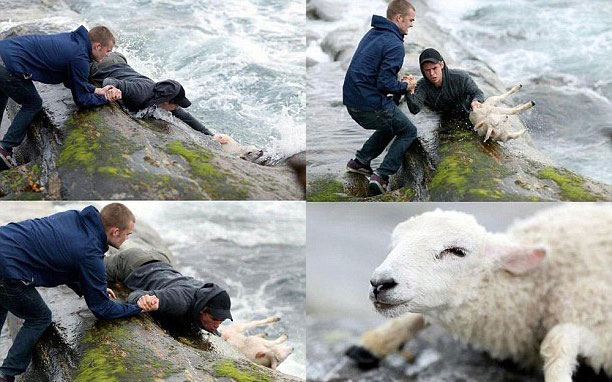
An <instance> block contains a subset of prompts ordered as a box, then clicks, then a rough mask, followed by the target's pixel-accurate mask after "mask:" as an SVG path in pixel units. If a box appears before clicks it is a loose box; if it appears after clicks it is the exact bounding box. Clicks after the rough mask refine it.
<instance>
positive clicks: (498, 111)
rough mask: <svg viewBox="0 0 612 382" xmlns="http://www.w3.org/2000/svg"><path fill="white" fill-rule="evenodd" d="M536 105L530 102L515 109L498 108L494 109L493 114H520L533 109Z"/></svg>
mask: <svg viewBox="0 0 612 382" xmlns="http://www.w3.org/2000/svg"><path fill="white" fill-rule="evenodd" d="M533 105H535V102H533V101H529V102H527V103H524V104H522V105H518V106H515V107H496V108H495V109H493V113H495V114H518V113H520V112H521V111H523V110H527V109H531V108H532V107H533Z"/></svg>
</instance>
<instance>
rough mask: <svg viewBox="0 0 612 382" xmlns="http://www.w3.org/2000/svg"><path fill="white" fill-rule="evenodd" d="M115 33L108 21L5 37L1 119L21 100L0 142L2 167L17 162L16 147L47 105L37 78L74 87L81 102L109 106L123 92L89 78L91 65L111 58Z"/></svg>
mask: <svg viewBox="0 0 612 382" xmlns="http://www.w3.org/2000/svg"><path fill="white" fill-rule="evenodd" d="M114 45H115V37H114V36H113V34H112V33H111V31H110V30H109V29H108V28H106V27H104V26H97V27H94V28H92V29H91V30H90V31H89V32H88V31H87V29H85V27H84V26H82V25H81V26H80V27H79V28H78V29H77V30H75V31H74V32H70V33H59V34H50V35H27V36H18V37H11V38H8V39H5V40H1V41H0V122H1V121H2V115H3V114H4V110H5V109H6V104H7V102H8V99H9V98H10V99H12V100H13V101H15V102H16V103H17V104H19V105H21V108H20V109H19V112H17V114H16V115H15V118H13V121H12V122H11V125H10V126H9V128H8V131H7V132H6V134H5V135H4V137H3V138H2V141H0V171H3V170H6V169H8V168H10V167H12V166H13V165H14V160H13V157H12V154H13V148H14V147H16V146H19V145H20V144H21V142H22V141H23V139H24V138H25V136H26V128H27V127H28V126H29V125H30V123H32V120H34V117H35V116H36V114H37V113H38V112H39V111H40V110H41V109H42V99H41V98H40V95H39V94H38V91H37V90H36V87H34V83H33V81H38V82H42V83H45V84H60V83H63V84H64V86H66V87H67V88H69V89H70V91H71V92H72V98H73V99H74V102H75V103H76V104H77V106H78V107H87V106H98V105H104V104H106V103H107V102H109V101H115V100H117V99H119V98H120V97H121V92H120V91H118V90H117V89H116V88H114V87H113V86H105V87H103V88H96V87H95V86H93V85H91V84H90V83H89V82H87V78H88V77H89V64H90V63H91V62H92V61H100V60H102V59H103V58H104V57H106V56H107V55H108V54H109V53H110V51H111V50H112V49H113V46H114Z"/></svg>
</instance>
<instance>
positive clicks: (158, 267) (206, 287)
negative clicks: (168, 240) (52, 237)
mask: <svg viewBox="0 0 612 382" xmlns="http://www.w3.org/2000/svg"><path fill="white" fill-rule="evenodd" d="M104 265H105V267H106V277H107V279H108V281H109V283H116V282H121V283H123V284H124V285H125V286H126V287H127V288H129V289H130V290H132V292H131V293H130V294H129V295H128V298H127V302H128V303H133V302H135V301H138V300H139V299H140V298H142V296H145V295H152V296H156V297H157V298H158V299H159V305H158V307H157V309H156V310H155V311H154V312H153V313H152V315H153V317H155V318H156V319H157V320H158V321H160V323H161V324H162V326H163V327H164V328H166V329H170V331H172V332H174V333H180V334H183V333H194V332H196V331H199V329H200V328H201V329H204V330H206V331H207V332H209V333H213V334H215V335H217V336H219V335H220V334H219V332H218V331H217V329H218V328H219V325H221V324H222V323H223V321H225V320H226V319H230V320H232V321H233V319H232V314H231V312H230V308H231V300H230V297H229V295H228V294H227V292H226V291H225V290H223V289H222V288H221V287H219V286H218V285H216V284H213V283H205V282H204V281H200V280H197V279H194V278H193V277H189V276H184V275H182V274H181V273H180V272H179V271H177V270H176V269H174V267H173V266H172V261H171V259H170V257H169V256H167V255H165V254H164V253H162V252H159V251H157V250H154V249H149V250H143V249H140V248H130V249H126V250H124V251H121V252H119V253H116V254H114V255H110V256H107V257H106V258H105V259H104Z"/></svg>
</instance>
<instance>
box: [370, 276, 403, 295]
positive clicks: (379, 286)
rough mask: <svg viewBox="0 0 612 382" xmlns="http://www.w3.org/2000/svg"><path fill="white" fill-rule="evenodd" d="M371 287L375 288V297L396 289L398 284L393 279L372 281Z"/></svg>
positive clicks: (386, 278)
mask: <svg viewBox="0 0 612 382" xmlns="http://www.w3.org/2000/svg"><path fill="white" fill-rule="evenodd" d="M370 285H372V288H374V295H378V294H379V293H380V292H381V291H383V290H389V289H393V288H395V286H396V285H397V282H396V281H395V280H394V279H393V278H392V277H385V278H381V279H372V280H370Z"/></svg>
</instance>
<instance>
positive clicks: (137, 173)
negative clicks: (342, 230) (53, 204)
mask: <svg viewBox="0 0 612 382" xmlns="http://www.w3.org/2000/svg"><path fill="white" fill-rule="evenodd" d="M11 4H14V2H9V1H6V0H0V7H2V9H3V12H2V18H1V19H0V21H1V20H2V19H4V20H6V19H8V18H11V17H12V13H11V12H13V11H14V12H15V17H16V19H19V20H20V19H25V16H23V15H22V12H23V11H24V9H25V10H27V11H29V12H31V13H32V14H33V15H35V16H36V15H43V14H44V15H45V16H44V17H43V16H41V17H43V18H42V19H40V20H36V21H32V20H33V18H30V19H29V21H19V22H15V23H14V24H13V23H11V24H8V23H7V24H6V25H8V27H7V28H6V29H4V30H2V31H0V38H5V37H9V36H14V35H21V34H30V33H54V32H59V31H70V30H74V29H76V27H78V25H79V24H80V23H82V22H83V21H82V20H79V17H78V15H76V14H75V13H74V12H71V11H69V10H67V9H66V8H64V7H61V6H57V7H56V6H47V5H46V2H42V1H33V0H29V1H27V2H26V3H25V4H24V6H23V8H15V7H13V6H12V5H11ZM20 6H21V3H20ZM7 8H8V9H9V11H8V12H5V10H6V9H7ZM11 19H12V18H11ZM35 85H36V87H37V89H38V91H39V93H40V95H41V97H42V99H43V111H42V112H41V113H40V114H39V116H38V117H37V118H36V119H35V121H34V123H32V125H31V126H30V128H29V130H28V136H27V138H26V140H25V141H24V143H23V144H22V145H20V146H19V147H17V148H16V149H15V156H16V158H17V161H18V164H20V165H25V166H21V167H19V168H17V169H12V170H10V171H6V172H3V173H1V174H0V197H2V198H9V199H26V198H38V199H55V200H57V199H70V200H83V199H106V200H108V199H155V200H159V199H164V200H167V199H181V200H184V199H216V200H218V199H225V200H243V199H258V200H273V199H281V200H299V199H302V198H303V191H302V189H301V187H300V186H299V185H298V183H297V182H296V181H295V179H294V178H295V176H294V173H293V171H292V170H291V169H290V168H289V167H288V166H287V165H285V164H281V165H278V166H260V165H258V164H255V163H252V162H249V161H245V160H241V159H239V158H237V157H236V156H233V155H230V154H226V153H224V152H223V151H222V150H221V149H220V146H219V144H218V143H216V142H214V141H213V140H212V139H211V138H210V137H209V136H205V135H203V134H201V133H199V132H196V131H194V130H192V129H191V128H189V127H188V126H186V125H185V124H183V123H182V122H177V123H176V124H171V123H168V122H165V121H160V120H152V119H145V120H137V119H134V118H132V117H131V116H130V115H128V114H127V113H126V112H124V111H123V110H122V109H121V108H120V107H118V106H117V105H108V106H103V107H98V108H91V109H84V110H77V108H76V106H75V104H74V102H73V101H72V96H71V94H70V91H69V90H68V89H66V88H64V87H62V86H61V85H54V86H52V85H45V84H40V83H35ZM8 109H9V110H8V113H6V114H8V118H12V117H13V116H14V114H15V113H16V111H17V110H18V106H17V105H16V104H15V103H14V102H12V101H10V102H9V108H8ZM6 114H5V119H6V117H7V115H6ZM21 178H24V179H26V180H27V181H20V179H21ZM32 194H35V195H32ZM36 194H38V195H36Z"/></svg>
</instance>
